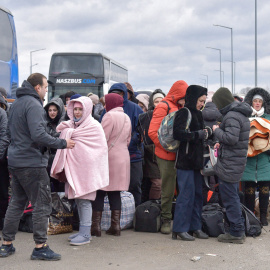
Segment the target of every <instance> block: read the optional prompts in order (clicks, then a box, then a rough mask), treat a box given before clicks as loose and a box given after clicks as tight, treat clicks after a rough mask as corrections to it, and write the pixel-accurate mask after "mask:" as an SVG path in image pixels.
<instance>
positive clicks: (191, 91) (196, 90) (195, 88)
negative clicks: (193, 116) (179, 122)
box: [185, 85, 207, 110]
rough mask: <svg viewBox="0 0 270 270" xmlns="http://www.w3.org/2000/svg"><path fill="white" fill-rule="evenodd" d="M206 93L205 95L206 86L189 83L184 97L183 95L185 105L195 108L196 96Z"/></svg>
mask: <svg viewBox="0 0 270 270" xmlns="http://www.w3.org/2000/svg"><path fill="white" fill-rule="evenodd" d="M203 95H206V96H207V88H205V87H202V86H200V85H190V86H189V87H188V88H187V92H186V97H185V107H187V108H189V109H193V110H197V108H196V106H197V101H198V98H199V97H201V96H203Z"/></svg>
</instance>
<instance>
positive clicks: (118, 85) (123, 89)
mask: <svg viewBox="0 0 270 270" xmlns="http://www.w3.org/2000/svg"><path fill="white" fill-rule="evenodd" d="M116 90H117V91H121V92H123V93H124V97H123V98H124V105H125V104H126V103H128V94H127V91H128V90H127V87H126V85H125V84H124V83H115V84H113V85H112V86H111V88H110V90H109V92H108V93H112V92H113V91H116Z"/></svg>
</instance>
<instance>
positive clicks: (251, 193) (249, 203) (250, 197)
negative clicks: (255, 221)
mask: <svg viewBox="0 0 270 270" xmlns="http://www.w3.org/2000/svg"><path fill="white" fill-rule="evenodd" d="M245 206H246V207H247V208H248V209H249V210H250V211H251V212H252V213H254V208H255V188H254V187H246V189H245Z"/></svg>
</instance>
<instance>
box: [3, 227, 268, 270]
mask: <svg viewBox="0 0 270 270" xmlns="http://www.w3.org/2000/svg"><path fill="white" fill-rule="evenodd" d="M265 228H267V232H265V231H263V232H262V234H261V236H259V237H257V238H251V237H248V238H247V240H246V243H245V244H243V245H237V244H224V243H219V242H217V239H215V238H210V239H208V240H201V239H196V241H195V242H184V241H181V240H174V241H173V240H171V235H162V234H161V233H139V232H134V231H133V230H125V231H122V235H121V236H120V237H115V236H108V235H106V234H105V232H102V237H99V238H97V237H93V239H92V241H91V243H90V244H88V245H84V246H80V247H74V246H70V245H69V243H68V241H67V237H68V235H69V234H62V235H55V236H49V240H48V244H49V245H50V247H51V248H52V249H53V250H54V251H55V252H58V253H60V254H61V255H62V260H61V261H57V262H45V261H31V260H30V255H31V253H32V250H33V246H34V242H33V240H32V234H29V233H21V232H19V233H18V234H17V236H16V240H15V241H14V246H15V248H16V252H15V254H14V255H12V256H10V257H8V258H0V269H1V270H2V269H3V270H8V269H16V270H17V269H18V270H22V269H23V270H24V269H27V270H32V269H33V270H37V269H46V270H62V269H63V270H69V269H72V270H77V269H102V270H103V269H104V270H106V269H110V270H114V269H130V270H133V269H134V270H135V269H136V270H141V269H142V270H144V269H166V270H167V269H168V270H169V269H177V270H181V269H208V270H209V269H215V270H216V269H218V270H223V269H224V270H225V269H226V270H228V269H245V270H249V269H250V270H253V269H259V270H260V269H265V270H266V269H270V232H269V230H270V226H269V227H265ZM193 257H199V260H197V261H195V262H193V261H192V260H191V259H192V258H193Z"/></svg>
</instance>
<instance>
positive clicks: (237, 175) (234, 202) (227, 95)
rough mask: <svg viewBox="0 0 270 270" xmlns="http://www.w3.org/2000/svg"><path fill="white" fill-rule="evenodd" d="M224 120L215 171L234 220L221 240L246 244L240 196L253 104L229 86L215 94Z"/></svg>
mask: <svg viewBox="0 0 270 270" xmlns="http://www.w3.org/2000/svg"><path fill="white" fill-rule="evenodd" d="M212 101H213V102H214V103H215V105H216V106H217V108H218V109H219V111H220V113H221V114H222V115H223V120H222V122H221V124H220V126H218V125H214V126H213V131H214V134H215V138H217V140H218V141H219V144H216V145H215V147H216V148H218V160H217V164H216V165H215V167H214V168H215V172H216V175H217V176H218V181H219V192H220V196H221V200H222V203H223V205H224V207H225V208H226V215H227V217H228V220H229V222H230V232H229V233H225V234H221V235H219V236H218V241H219V242H224V243H236V244H243V243H244V241H245V226H244V218H243V217H242V211H241V206H240V198H239V195H238V188H239V181H240V180H241V177H242V174H243V172H244V169H245V166H246V161H247V150H248V141H249V131H250V122H249V119H248V117H249V116H250V115H251V113H252V109H251V107H250V106H249V105H248V104H247V103H245V102H243V103H239V102H237V101H235V100H234V98H233V96H232V94H231V92H230V91H229V89H227V88H224V87H221V88H219V89H218V90H217V91H216V92H215V94H214V95H213V98H212Z"/></svg>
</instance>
